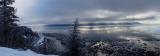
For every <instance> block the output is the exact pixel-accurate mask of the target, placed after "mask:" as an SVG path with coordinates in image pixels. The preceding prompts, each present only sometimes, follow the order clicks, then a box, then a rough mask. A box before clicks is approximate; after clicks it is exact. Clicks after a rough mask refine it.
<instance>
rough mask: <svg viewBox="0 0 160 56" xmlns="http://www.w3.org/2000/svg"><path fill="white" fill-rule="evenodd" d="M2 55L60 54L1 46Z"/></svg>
mask: <svg viewBox="0 0 160 56" xmlns="http://www.w3.org/2000/svg"><path fill="white" fill-rule="evenodd" d="M0 56H58V55H42V54H36V53H34V52H33V51H31V50H27V51H19V50H14V49H10V48H5V47H0Z"/></svg>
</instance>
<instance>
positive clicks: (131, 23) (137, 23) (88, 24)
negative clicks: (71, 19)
mask: <svg viewBox="0 0 160 56" xmlns="http://www.w3.org/2000/svg"><path fill="white" fill-rule="evenodd" d="M140 24H141V23H139V22H118V23H80V24H79V26H99V25H140ZM73 25H74V24H48V25H45V26H46V27H51V26H55V27H56V26H73Z"/></svg>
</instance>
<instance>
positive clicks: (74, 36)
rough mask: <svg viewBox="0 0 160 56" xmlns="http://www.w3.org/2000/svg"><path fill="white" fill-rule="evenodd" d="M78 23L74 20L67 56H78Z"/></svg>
mask: <svg viewBox="0 0 160 56" xmlns="http://www.w3.org/2000/svg"><path fill="white" fill-rule="evenodd" d="M78 28H79V21H78V19H76V21H75V22H74V25H73V30H72V33H71V37H70V39H69V44H70V45H69V55H68V56H80V55H79V54H80V37H79V34H80V32H79V29H78Z"/></svg>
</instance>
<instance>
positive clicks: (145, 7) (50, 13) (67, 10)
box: [31, 0, 160, 23]
mask: <svg viewBox="0 0 160 56" xmlns="http://www.w3.org/2000/svg"><path fill="white" fill-rule="evenodd" d="M159 5H160V0H39V1H38V2H37V4H36V6H35V7H34V8H31V9H32V14H33V15H34V16H35V17H37V18H41V19H40V21H43V22H45V23H52V22H56V23H58V22H62V21H63V22H70V21H73V19H74V18H76V17H78V18H89V17H91V16H90V15H89V16H88V17H85V14H84V13H85V12H87V11H91V10H108V11H113V12H121V16H126V15H132V14H136V13H141V12H142V13H143V12H146V11H150V10H151V11H158V10H159V8H160V7H159ZM121 16H119V15H114V16H109V17H107V18H106V20H107V19H108V20H110V19H118V17H121ZM91 18H92V17H91ZM150 18H151V19H152V18H154V17H150ZM150 18H147V19H150ZM142 19H143V18H142ZM144 19H145V18H144ZM44 20H46V21H44ZM84 20H85V19H84ZM87 20H90V19H87Z"/></svg>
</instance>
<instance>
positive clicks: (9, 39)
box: [0, 0, 38, 48]
mask: <svg viewBox="0 0 160 56" xmlns="http://www.w3.org/2000/svg"><path fill="white" fill-rule="evenodd" d="M14 2H15V0H0V46H5V47H11V48H24V47H27V46H28V47H29V45H31V42H32V41H34V40H33V39H35V38H34V37H38V35H37V34H36V33H35V32H33V31H32V30H31V29H30V28H28V27H25V26H18V24H17V23H16V22H17V21H19V20H17V18H18V17H17V16H16V15H15V12H16V10H15V8H14V7H12V4H13V3H14ZM31 40H32V41H31ZM26 45H27V46H26Z"/></svg>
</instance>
